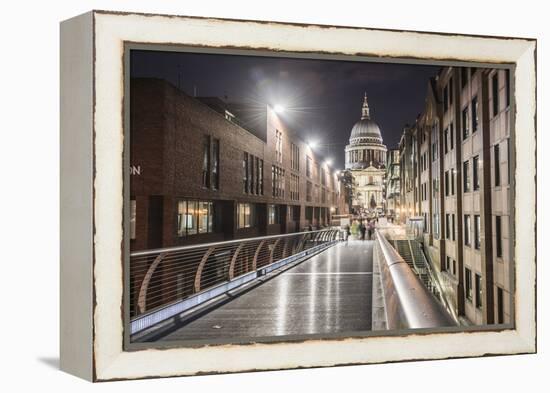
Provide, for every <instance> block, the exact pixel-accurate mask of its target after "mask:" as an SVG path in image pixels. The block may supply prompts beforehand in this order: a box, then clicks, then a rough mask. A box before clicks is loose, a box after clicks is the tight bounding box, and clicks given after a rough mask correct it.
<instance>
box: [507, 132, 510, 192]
mask: <svg viewBox="0 0 550 393" xmlns="http://www.w3.org/2000/svg"><path fill="white" fill-rule="evenodd" d="M506 154H507V156H508V157H507V160H506V171H507V172H506V176H507V179H508V184H510V165H511V161H510V160H511V157H510V138H507V139H506Z"/></svg>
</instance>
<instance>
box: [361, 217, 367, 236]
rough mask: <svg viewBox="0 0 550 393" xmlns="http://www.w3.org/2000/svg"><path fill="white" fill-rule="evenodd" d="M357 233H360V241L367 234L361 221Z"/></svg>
mask: <svg viewBox="0 0 550 393" xmlns="http://www.w3.org/2000/svg"><path fill="white" fill-rule="evenodd" d="M359 231H361V240H365V232H367V227H366V226H365V224H363V222H362V221H361V223H360V224H359Z"/></svg>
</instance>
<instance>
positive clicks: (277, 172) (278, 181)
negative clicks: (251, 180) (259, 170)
mask: <svg viewBox="0 0 550 393" xmlns="http://www.w3.org/2000/svg"><path fill="white" fill-rule="evenodd" d="M271 176H272V178H271V179H272V195H273V196H274V197H275V198H284V197H285V170H284V169H282V168H279V167H278V166H276V165H272V166H271Z"/></svg>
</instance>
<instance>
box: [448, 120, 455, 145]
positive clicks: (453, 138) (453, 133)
mask: <svg viewBox="0 0 550 393" xmlns="http://www.w3.org/2000/svg"><path fill="white" fill-rule="evenodd" d="M449 137H450V138H451V143H450V145H451V148H450V149H449V150H453V149H454V148H455V131H454V127H453V123H451V124H449Z"/></svg>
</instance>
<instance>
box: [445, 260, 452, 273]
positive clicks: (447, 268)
mask: <svg viewBox="0 0 550 393" xmlns="http://www.w3.org/2000/svg"><path fill="white" fill-rule="evenodd" d="M445 270H446V271H448V272H450V271H451V258H450V257H446V258H445Z"/></svg>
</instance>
